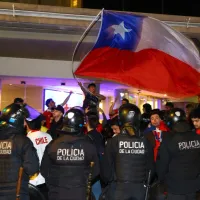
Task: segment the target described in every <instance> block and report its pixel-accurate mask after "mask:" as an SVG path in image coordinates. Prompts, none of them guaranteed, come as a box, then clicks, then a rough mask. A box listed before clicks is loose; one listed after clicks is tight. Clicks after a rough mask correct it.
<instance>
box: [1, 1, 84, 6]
mask: <svg viewBox="0 0 200 200" xmlns="http://www.w3.org/2000/svg"><path fill="white" fill-rule="evenodd" d="M0 2H10V3H25V4H36V5H49V6H63V7H71V8H81V7H82V0H0Z"/></svg>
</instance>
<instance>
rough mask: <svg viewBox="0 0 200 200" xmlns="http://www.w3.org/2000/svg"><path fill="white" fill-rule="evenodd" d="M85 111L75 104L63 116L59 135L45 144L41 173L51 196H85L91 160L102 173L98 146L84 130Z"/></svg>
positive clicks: (95, 170)
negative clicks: (74, 106)
mask: <svg viewBox="0 0 200 200" xmlns="http://www.w3.org/2000/svg"><path fill="white" fill-rule="evenodd" d="M83 125H84V112H83V111H82V110H81V108H78V107H76V108H72V109H70V110H69V111H68V112H67V113H66V114H65V116H64V123H63V128H62V131H60V137H59V138H58V139H56V140H53V141H51V142H50V144H49V145H48V146H47V147H46V150H45V153H44V156H43V159H42V164H41V174H42V175H43V176H44V178H45V179H46V183H47V184H48V187H49V200H55V199H56V200H61V199H65V200H85V199H86V189H87V179H88V174H89V172H90V163H91V162H94V163H95V165H94V168H93V177H96V176H98V175H99V163H98V155H97V151H96V147H95V146H94V145H93V144H92V143H91V142H90V141H89V140H88V138H87V137H86V136H84V134H83Z"/></svg>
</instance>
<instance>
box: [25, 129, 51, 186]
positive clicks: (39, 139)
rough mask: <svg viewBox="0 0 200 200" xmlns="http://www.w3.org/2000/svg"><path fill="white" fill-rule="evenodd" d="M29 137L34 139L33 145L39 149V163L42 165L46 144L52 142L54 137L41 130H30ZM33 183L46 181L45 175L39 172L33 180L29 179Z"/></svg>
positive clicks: (38, 183) (37, 183) (39, 183)
mask: <svg viewBox="0 0 200 200" xmlns="http://www.w3.org/2000/svg"><path fill="white" fill-rule="evenodd" d="M27 137H28V138H29V139H30V140H31V141H32V143H33V146H34V147H35V148H36V150H37V154H38V157H39V163H40V165H41V161H42V157H43V155H44V151H45V148H46V146H47V145H48V144H49V142H51V140H52V137H51V136H50V135H49V134H48V133H43V132H41V131H30V132H29V133H28V134H27ZM29 182H30V183H31V184H32V185H35V186H37V185H41V184H44V183H45V179H44V177H43V176H42V175H41V174H40V173H39V174H38V176H36V177H35V178H34V179H33V180H32V179H31V180H30V181H29Z"/></svg>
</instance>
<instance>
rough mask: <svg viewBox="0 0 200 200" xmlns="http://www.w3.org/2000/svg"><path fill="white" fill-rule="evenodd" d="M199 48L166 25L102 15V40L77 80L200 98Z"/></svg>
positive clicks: (121, 15) (118, 14) (139, 18)
mask: <svg viewBox="0 0 200 200" xmlns="http://www.w3.org/2000/svg"><path fill="white" fill-rule="evenodd" d="M199 72H200V57H199V52H198V50H197V49H196V47H195V45H194V44H193V43H192V42H191V41H190V40H189V39H187V38H186V37H185V36H184V35H182V34H181V33H179V32H177V31H176V30H174V29H172V28H171V27H169V26H168V25H166V24H165V23H163V22H161V21H159V20H156V19H153V18H150V17H145V16H137V15H134V14H130V13H121V12H111V11H105V10H104V11H102V22H101V28H100V31H99V35H98V39H97V41H96V44H95V45H94V47H93V48H92V50H91V51H90V52H89V53H88V55H87V56H86V57H85V58H84V59H83V61H82V62H81V64H80V66H79V67H78V69H77V70H76V71H75V75H77V76H80V77H91V78H100V79H105V80H111V81H115V82H119V83H122V84H126V85H129V86H132V87H134V88H137V89H143V90H147V91H151V92H156V93H161V94H167V95H168V96H173V97H187V96H193V95H196V94H200V73H199Z"/></svg>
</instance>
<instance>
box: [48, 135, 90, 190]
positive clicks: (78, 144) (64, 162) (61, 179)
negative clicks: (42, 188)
mask: <svg viewBox="0 0 200 200" xmlns="http://www.w3.org/2000/svg"><path fill="white" fill-rule="evenodd" d="M83 141H84V140H83V139H78V140H76V141H73V142H72V143H61V144H59V145H58V146H57V148H56V150H55V151H56V156H55V157H53V158H52V159H53V165H52V167H51V169H50V173H49V174H50V177H49V180H48V182H49V184H53V185H56V186H57V187H63V186H64V187H66V188H71V187H78V186H85V185H86V182H87V178H88V177H87V171H88V173H89V166H88V163H87V162H86V155H85V147H84V144H83ZM63 144H64V145H63Z"/></svg>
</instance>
